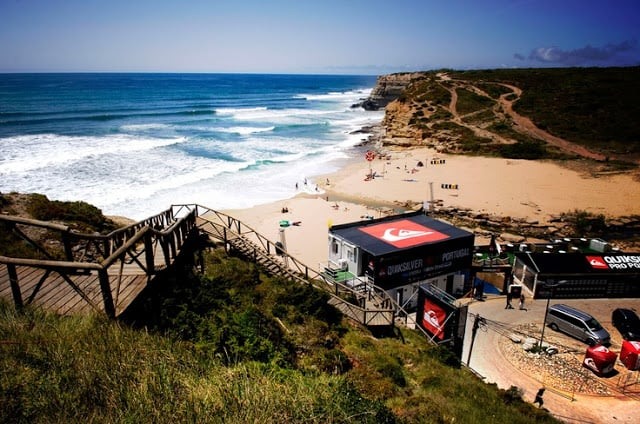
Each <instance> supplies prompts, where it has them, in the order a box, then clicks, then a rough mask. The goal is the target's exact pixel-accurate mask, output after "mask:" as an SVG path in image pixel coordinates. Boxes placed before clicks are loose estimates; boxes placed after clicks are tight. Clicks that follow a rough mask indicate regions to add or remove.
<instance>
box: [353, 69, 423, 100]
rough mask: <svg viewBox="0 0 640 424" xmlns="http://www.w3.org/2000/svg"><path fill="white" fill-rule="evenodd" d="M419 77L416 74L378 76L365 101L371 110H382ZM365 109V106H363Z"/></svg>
mask: <svg viewBox="0 0 640 424" xmlns="http://www.w3.org/2000/svg"><path fill="white" fill-rule="evenodd" d="M419 75H421V74H420V73H417V72H411V73H403V74H390V75H382V76H379V77H378V78H377V80H376V85H375V86H374V87H373V90H371V94H370V95H369V98H368V99H367V100H368V101H369V102H370V103H369V104H370V105H371V109H374V108H375V109H378V108H380V109H381V108H384V107H386V106H387V105H388V104H389V103H391V102H392V101H393V100H395V99H397V98H398V97H400V95H401V94H402V92H403V91H404V89H405V88H406V87H407V85H409V83H410V82H411V81H412V80H413V79H414V78H416V77H417V76H419ZM363 106H364V107H365V109H366V108H367V107H366V105H363Z"/></svg>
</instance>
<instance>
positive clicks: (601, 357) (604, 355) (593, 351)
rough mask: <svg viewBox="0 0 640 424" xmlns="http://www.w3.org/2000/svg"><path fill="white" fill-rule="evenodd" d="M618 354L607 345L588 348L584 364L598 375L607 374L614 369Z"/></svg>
mask: <svg viewBox="0 0 640 424" xmlns="http://www.w3.org/2000/svg"><path fill="white" fill-rule="evenodd" d="M617 358H618V355H617V354H616V353H615V352H612V351H610V350H609V349H607V348H606V347H605V346H602V345H597V346H591V347H588V348H587V351H586V352H585V355H584V361H583V362H582V366H583V367H585V368H588V369H590V370H591V371H593V372H594V373H595V374H596V375H598V376H602V375H607V374H609V373H611V372H612V371H613V368H614V365H615V363H616V359H617Z"/></svg>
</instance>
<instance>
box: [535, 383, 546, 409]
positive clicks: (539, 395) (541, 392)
mask: <svg viewBox="0 0 640 424" xmlns="http://www.w3.org/2000/svg"><path fill="white" fill-rule="evenodd" d="M542 395H544V387H541V388H540V389H539V390H538V393H536V399H535V400H534V401H533V403H537V404H538V408H542V404H544V400H542Z"/></svg>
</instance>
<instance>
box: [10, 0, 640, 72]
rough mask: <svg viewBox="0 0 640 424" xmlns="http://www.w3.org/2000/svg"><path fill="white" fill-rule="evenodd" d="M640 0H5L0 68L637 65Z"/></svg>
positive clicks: (392, 69)
mask: <svg viewBox="0 0 640 424" xmlns="http://www.w3.org/2000/svg"><path fill="white" fill-rule="evenodd" d="M639 42H640V0H553V1H548V0H385V1H381V0H297V1H295V0H194V1H190V0H184V1H179V0H174V1H163V0H66V1H65V0H0V72H3V73H6V72H206V73H210V72H232V73H302V74H367V75H380V74H386V73H392V72H404V71H421V70H432V69H441V68H452V69H495V68H518V67H526V68H530V67H564V66H630V65H640V45H639Z"/></svg>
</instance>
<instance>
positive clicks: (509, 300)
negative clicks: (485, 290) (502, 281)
mask: <svg viewBox="0 0 640 424" xmlns="http://www.w3.org/2000/svg"><path fill="white" fill-rule="evenodd" d="M511 298H512V296H511V292H510V291H508V292H507V305H506V306H505V307H504V309H513V305H512V304H511Z"/></svg>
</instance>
